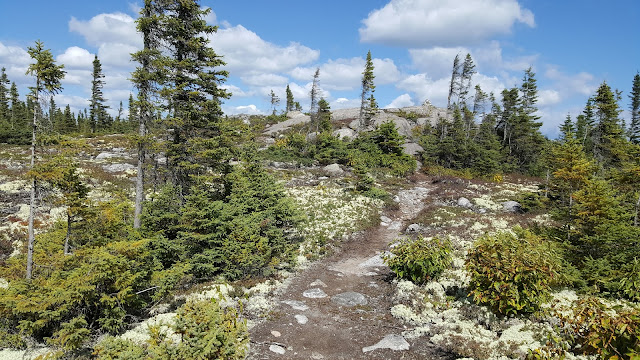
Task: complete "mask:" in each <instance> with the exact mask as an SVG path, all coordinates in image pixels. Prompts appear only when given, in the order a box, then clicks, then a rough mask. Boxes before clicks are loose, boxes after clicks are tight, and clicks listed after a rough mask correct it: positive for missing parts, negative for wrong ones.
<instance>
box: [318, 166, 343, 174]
mask: <svg viewBox="0 0 640 360" xmlns="http://www.w3.org/2000/svg"><path fill="white" fill-rule="evenodd" d="M322 171H323V172H324V173H325V174H327V175H329V176H332V177H334V176H340V175H342V174H344V170H342V168H341V167H340V165H338V164H331V165H327V166H325V167H323V168H322Z"/></svg>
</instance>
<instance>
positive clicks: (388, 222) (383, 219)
mask: <svg viewBox="0 0 640 360" xmlns="http://www.w3.org/2000/svg"><path fill="white" fill-rule="evenodd" d="M380 222H382V223H384V224H387V225H388V224H391V223H392V222H393V220H391V218H389V217H386V216H384V215H383V216H380Z"/></svg>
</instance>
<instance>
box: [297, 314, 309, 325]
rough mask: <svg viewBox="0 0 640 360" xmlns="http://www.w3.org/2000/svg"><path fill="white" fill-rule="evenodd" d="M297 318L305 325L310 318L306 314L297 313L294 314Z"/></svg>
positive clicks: (299, 322)
mask: <svg viewBox="0 0 640 360" xmlns="http://www.w3.org/2000/svg"><path fill="white" fill-rule="evenodd" d="M294 317H295V318H296V321H297V322H298V324H300V325H304V324H306V323H307V322H308V321H309V318H308V317H306V316H304V315H296V316H294Z"/></svg>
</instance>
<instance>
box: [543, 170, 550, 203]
mask: <svg viewBox="0 0 640 360" xmlns="http://www.w3.org/2000/svg"><path fill="white" fill-rule="evenodd" d="M544 197H545V198H549V169H547V181H546V182H545V184H544Z"/></svg>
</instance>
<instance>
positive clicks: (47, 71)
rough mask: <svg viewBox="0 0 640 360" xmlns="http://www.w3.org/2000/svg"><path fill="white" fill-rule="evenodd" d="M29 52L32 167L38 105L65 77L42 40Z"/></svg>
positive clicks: (57, 89)
mask: <svg viewBox="0 0 640 360" xmlns="http://www.w3.org/2000/svg"><path fill="white" fill-rule="evenodd" d="M27 52H28V53H29V56H30V57H31V59H33V60H34V61H35V62H34V63H33V64H30V65H29V67H28V68H27V75H32V76H34V77H35V80H36V86H34V87H31V88H30V89H31V98H32V99H33V101H34V107H33V124H32V133H31V169H32V170H33V169H34V168H35V165H36V132H37V129H38V116H39V114H38V110H39V108H40V106H39V105H38V103H39V101H40V95H41V94H56V93H58V92H60V91H61V90H62V85H61V84H60V81H61V80H62V79H63V78H64V75H65V72H64V71H63V70H62V69H63V68H64V66H63V65H56V63H55V61H54V60H53V55H51V51H50V50H45V49H44V45H43V43H42V42H41V41H36V44H35V47H29V48H28V50H27ZM36 186H37V183H36V178H35V176H34V175H33V174H32V179H31V198H30V201H29V229H28V231H29V239H28V243H27V271H26V278H27V279H31V277H32V275H33V246H34V242H35V233H34V228H33V220H34V217H35V211H36V206H37V204H36Z"/></svg>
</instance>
